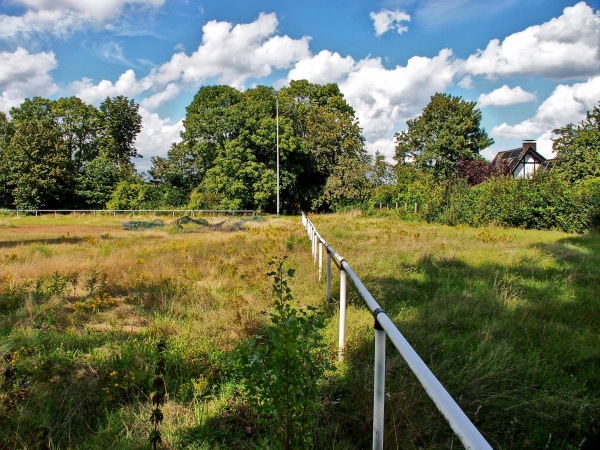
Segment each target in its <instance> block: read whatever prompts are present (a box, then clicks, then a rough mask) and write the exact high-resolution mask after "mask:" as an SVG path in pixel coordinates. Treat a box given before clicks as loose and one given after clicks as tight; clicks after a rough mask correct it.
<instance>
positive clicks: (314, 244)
mask: <svg viewBox="0 0 600 450" xmlns="http://www.w3.org/2000/svg"><path fill="white" fill-rule="evenodd" d="M318 240H319V238H318V237H317V229H316V228H313V264H317V241H318Z"/></svg>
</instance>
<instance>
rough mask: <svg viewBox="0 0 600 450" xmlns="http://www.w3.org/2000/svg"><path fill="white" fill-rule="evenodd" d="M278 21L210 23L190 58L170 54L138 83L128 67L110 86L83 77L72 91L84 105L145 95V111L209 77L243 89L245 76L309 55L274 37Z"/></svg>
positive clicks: (296, 42) (301, 42)
mask: <svg viewBox="0 0 600 450" xmlns="http://www.w3.org/2000/svg"><path fill="white" fill-rule="evenodd" d="M277 23H278V22H277V17H276V15H275V14H260V16H259V17H258V18H257V19H256V20H255V21H254V22H251V23H248V24H239V25H235V26H234V25H233V24H231V23H229V22H217V21H210V22H208V23H207V24H206V25H205V26H204V27H203V28H202V31H203V35H202V42H201V43H200V45H199V47H198V49H197V50H195V51H194V52H193V53H192V54H190V55H187V54H186V53H184V52H178V53H175V54H174V55H173V56H172V57H171V59H170V60H169V61H167V62H166V63H164V64H162V65H160V66H157V67H156V68H154V69H153V70H152V71H151V72H150V74H149V75H148V76H147V77H144V78H142V79H137V78H136V75H135V72H134V71H133V70H131V69H130V70H128V71H127V72H125V73H123V74H122V75H121V76H120V77H119V79H118V80H117V81H116V82H115V83H113V82H111V81H109V80H102V81H100V82H99V83H97V84H94V83H93V82H92V80H90V79H84V80H81V81H78V82H75V83H73V84H72V87H73V89H74V90H75V91H76V92H77V94H76V95H77V96H79V97H80V98H82V99H83V100H85V101H88V102H94V101H98V100H101V99H103V98H105V97H107V96H114V95H127V96H134V95H139V94H144V95H150V96H151V97H150V98H149V99H148V100H147V101H146V103H145V105H146V106H147V107H148V108H158V107H159V106H160V105H161V104H162V103H163V102H164V101H167V100H169V99H171V98H173V97H174V96H175V95H177V93H178V92H177V89H179V90H182V89H184V88H185V87H186V86H193V87H195V86H199V85H201V84H202V83H203V82H207V81H210V80H213V79H217V80H218V81H219V82H220V83H224V84H228V85H231V86H234V87H236V88H243V87H244V83H245V82H246V81H247V80H248V79H250V78H260V77H265V76H268V75H270V74H271V73H272V71H273V70H274V69H285V68H289V67H291V66H292V65H293V64H294V63H296V62H298V61H301V60H303V59H305V58H307V57H309V55H310V51H309V49H308V41H309V39H308V38H306V37H304V38H301V39H292V38H290V37H288V36H279V35H276V34H275V33H276V31H277ZM176 86H177V87H176Z"/></svg>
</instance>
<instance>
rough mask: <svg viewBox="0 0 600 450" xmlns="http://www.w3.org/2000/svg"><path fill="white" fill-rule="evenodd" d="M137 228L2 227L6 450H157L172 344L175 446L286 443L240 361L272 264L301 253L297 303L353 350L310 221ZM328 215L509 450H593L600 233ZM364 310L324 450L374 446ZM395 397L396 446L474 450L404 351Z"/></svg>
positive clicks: (89, 221) (0, 407) (473, 413)
mask: <svg viewBox="0 0 600 450" xmlns="http://www.w3.org/2000/svg"><path fill="white" fill-rule="evenodd" d="M121 219H122V218H119V217H117V218H116V219H115V218H113V217H98V216H96V217H93V216H77V217H72V216H66V217H56V218H55V217H53V216H44V217H38V218H35V217H24V218H18V219H17V218H10V217H3V219H2V232H0V356H1V357H2V358H1V359H0V419H1V420H2V422H1V423H2V425H1V427H2V432H1V433H0V448H7V449H12V448H15V449H17V448H38V447H40V446H43V445H47V446H50V447H51V448H61V449H65V448H81V449H104V448H120V449H138V448H144V447H145V448H149V445H148V434H149V432H150V429H151V424H150V422H149V417H150V402H149V399H148V396H149V394H150V393H151V392H152V386H151V383H152V380H153V378H154V367H155V361H156V356H157V355H156V350H155V348H156V342H157V341H158V339H160V338H162V337H166V338H167V342H168V352H167V374H166V380H167V389H168V394H169V396H168V401H167V403H166V405H165V407H164V408H163V412H164V415H165V422H164V423H163V426H162V428H163V438H164V441H165V448H190V449H214V448H222V449H228V448H256V447H257V446H258V445H259V443H260V441H261V436H264V435H265V434H268V432H269V430H267V429H264V428H261V427H259V426H257V422H256V414H255V412H254V411H253V410H252V408H251V406H250V404H249V403H248V402H247V401H246V399H245V397H244V393H243V389H242V385H243V383H241V379H240V376H241V375H240V372H241V371H240V358H239V355H240V352H241V351H243V348H244V345H243V344H244V342H245V341H246V340H247V339H248V338H249V337H250V336H251V335H253V334H255V333H256V332H258V331H259V330H260V329H261V328H262V327H263V326H264V325H265V321H266V320H267V316H268V315H267V314H265V312H266V311H270V308H271V301H272V296H271V287H270V285H269V280H268V277H267V276H266V275H265V274H266V272H268V271H269V266H268V262H269V261H270V260H271V258H272V257H273V256H283V255H287V256H288V262H289V263H288V264H289V267H294V268H296V276H295V277H294V279H293V280H292V281H291V283H290V287H291V289H292V292H293V295H294V298H295V300H296V302H297V303H298V304H299V306H303V305H307V304H310V305H314V306H319V307H322V308H324V309H325V310H326V312H327V317H328V325H327V328H326V330H325V334H326V337H327V339H328V340H329V342H330V346H331V349H332V352H333V353H335V347H336V346H337V324H336V321H337V315H338V312H337V309H336V307H335V304H334V305H330V306H328V305H327V304H326V302H325V299H324V295H325V292H324V291H325V288H324V281H323V280H322V281H321V283H320V285H319V282H318V281H317V274H316V268H315V267H314V265H313V261H312V256H311V254H310V246H309V242H308V239H307V237H306V234H305V232H304V229H303V228H302V227H301V224H300V219H299V218H298V217H289V218H274V217H271V218H269V220H268V221H267V222H264V223H249V224H248V225H247V227H246V230H245V231H242V232H229V233H222V232H202V233H190V234H175V233H169V232H166V231H156V230H150V231H143V232H126V231H123V230H122V228H121V225H120V220H121ZM312 219H313V222H314V223H315V225H316V226H317V229H318V230H319V232H320V233H321V234H322V235H323V237H324V238H325V239H326V240H327V241H328V242H329V243H330V244H332V245H333V246H334V248H336V250H337V251H338V252H339V253H340V254H342V255H343V256H344V257H345V258H346V259H347V260H348V262H349V263H350V264H351V265H352V267H353V269H354V270H355V272H356V273H357V274H358V276H359V277H360V278H361V280H362V281H363V282H364V284H365V285H366V286H367V288H368V289H369V290H370V291H371V293H372V294H373V295H374V296H375V298H376V299H377V301H378V302H379V303H380V304H381V306H382V307H383V308H384V309H385V311H386V312H387V313H388V315H389V316H390V317H391V318H392V319H393V321H394V322H395V323H396V324H397V326H398V328H399V329H400V331H401V332H402V333H403V334H404V336H405V337H406V338H407V339H408V341H409V342H410V343H411V344H412V345H413V346H414V348H415V349H416V350H417V352H418V353H419V354H420V355H421V357H422V358H423V359H424V361H425V362H426V363H427V364H428V365H429V367H430V368H431V369H432V371H433V372H434V373H435V374H436V376H437V377H438V378H439V379H440V381H441V382H442V383H443V384H444V386H445V387H446V388H447V389H448V391H449V392H450V393H451V394H452V395H453V397H454V398H455V399H456V400H457V402H458V403H459V405H460V406H461V407H462V408H463V409H464V411H465V412H466V413H467V415H468V416H469V417H471V419H472V420H473V421H474V422H475V424H476V425H477V427H478V428H479V429H480V430H481V431H482V432H483V434H484V436H485V437H486V438H487V439H488V441H489V442H490V443H491V444H492V446H493V447H494V448H498V449H527V448H530V449H537V448H552V449H568V448H573V449H574V448H578V447H580V446H581V448H590V449H591V448H594V445H596V444H597V442H598V441H597V440H598V428H599V425H600V417H599V411H600V385H599V381H598V380H600V328H599V326H598V324H599V323H600V299H599V297H600V296H599V295H598V292H599V291H598V286H599V285H600V239H599V238H598V236H597V235H593V234H590V235H568V234H564V233H559V232H548V231H545V232H540V231H525V230H514V229H500V228H480V229H474V228H467V227H447V226H441V225H432V224H425V223H414V222H413V223H406V222H401V221H399V220H397V218H395V217H393V216H389V217H370V218H369V217H361V216H358V215H353V214H343V215H324V216H315V217H313V218H312ZM141 220H143V219H141ZM4 230H6V231H7V232H6V233H4ZM75 275H77V276H75ZM337 277H338V276H337V273H336V271H335V269H334V283H333V290H334V295H335V296H337V295H338V280H337ZM61 280H63V281H64V280H70V281H65V282H64V283H63V281H61ZM102 280H104V284H102ZM102 286H104V287H102ZM349 298H350V306H349V308H348V324H347V351H346V355H347V358H346V361H345V363H344V364H342V365H340V366H339V367H338V369H337V370H336V371H335V373H333V374H332V375H331V377H330V378H329V381H328V383H327V385H326V386H324V389H323V399H322V409H321V412H320V413H319V418H318V422H319V426H318V429H317V430H316V432H315V447H316V448H336V449H337V448H339V449H354V448H368V447H370V446H371V443H370V441H371V407H372V376H373V372H372V364H373V363H372V361H373V331H372V327H373V319H372V317H371V316H370V314H369V313H368V311H367V310H366V308H365V307H364V305H363V303H362V300H361V299H360V298H359V296H358V294H357V292H355V291H354V289H353V288H352V287H351V286H350V287H349ZM387 391H388V395H387V397H386V435H385V442H386V448H403V449H404V448H451V447H453V446H456V447H457V448H460V444H459V443H458V440H457V438H455V437H453V434H452V432H451V430H450V429H449V427H448V426H447V425H446V424H445V421H444V419H443V418H442V417H441V415H440V414H439V413H438V412H437V410H436V409H435V406H433V404H432V403H431V401H430V400H429V399H428V397H427V395H426V394H425V393H424V392H423V389H422V388H421V387H420V385H419V384H418V382H417V381H416V380H415V378H414V376H413V375H412V374H411V373H410V371H409V370H408V368H407V367H406V365H405V363H404V362H403V361H402V360H401V358H400V357H399V356H397V354H396V352H395V350H394V349H393V347H392V346H391V345H390V344H389V345H388V360H387Z"/></svg>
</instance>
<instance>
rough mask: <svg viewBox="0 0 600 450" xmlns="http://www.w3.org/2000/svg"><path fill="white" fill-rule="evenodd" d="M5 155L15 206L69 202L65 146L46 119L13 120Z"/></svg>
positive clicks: (70, 173)
mask: <svg viewBox="0 0 600 450" xmlns="http://www.w3.org/2000/svg"><path fill="white" fill-rule="evenodd" d="M6 156H7V158H6V160H7V165H8V168H9V176H8V186H9V187H10V188H11V190H12V196H13V198H14V204H15V206H16V207H17V208H18V209H41V208H61V207H65V206H66V205H69V204H70V202H72V191H73V188H72V185H73V170H72V167H71V162H70V160H69V154H68V149H67V147H66V145H65V143H64V141H63V140H62V139H61V135H60V133H59V131H58V130H57V128H56V127H55V126H54V125H53V123H52V122H51V121H50V120H47V119H45V120H19V122H17V123H14V121H13V132H12V136H11V139H10V143H9V146H8V149H7V152H6Z"/></svg>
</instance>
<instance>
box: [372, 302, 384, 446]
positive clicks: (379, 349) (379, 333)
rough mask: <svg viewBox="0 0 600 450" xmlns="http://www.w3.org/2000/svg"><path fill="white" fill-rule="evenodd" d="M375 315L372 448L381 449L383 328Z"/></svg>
mask: <svg viewBox="0 0 600 450" xmlns="http://www.w3.org/2000/svg"><path fill="white" fill-rule="evenodd" d="M373 315H374V316H375V326H374V328H375V368H374V375H373V381H374V383H373V450H382V449H383V419H384V404H385V330H384V329H383V328H381V325H379V322H378V321H377V315H378V314H375V313H374V314H373Z"/></svg>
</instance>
